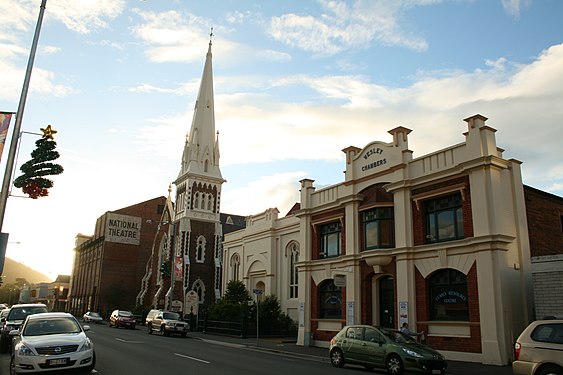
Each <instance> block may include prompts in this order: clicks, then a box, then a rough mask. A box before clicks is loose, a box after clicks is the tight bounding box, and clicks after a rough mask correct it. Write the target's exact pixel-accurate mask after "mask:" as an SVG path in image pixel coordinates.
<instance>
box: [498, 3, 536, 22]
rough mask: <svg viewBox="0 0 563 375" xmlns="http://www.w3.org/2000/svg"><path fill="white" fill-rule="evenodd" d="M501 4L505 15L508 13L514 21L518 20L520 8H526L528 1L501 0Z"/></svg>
mask: <svg viewBox="0 0 563 375" xmlns="http://www.w3.org/2000/svg"><path fill="white" fill-rule="evenodd" d="M501 3H502V6H503V8H504V10H505V11H506V13H508V14H509V15H511V16H512V17H514V18H515V19H519V18H520V12H521V11H522V8H524V7H526V6H527V5H528V3H529V1H528V0H501Z"/></svg>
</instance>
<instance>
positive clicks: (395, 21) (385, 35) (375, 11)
mask: <svg viewBox="0 0 563 375" xmlns="http://www.w3.org/2000/svg"><path fill="white" fill-rule="evenodd" d="M319 2H320V4H321V5H322V7H323V9H324V12H323V13H322V14H320V15H317V16H313V15H298V14H294V13H288V14H284V15H281V16H277V17H272V19H271V20H270V25H269V29H268V32H269V34H270V35H271V36H272V37H273V38H274V39H276V40H278V41H280V42H282V43H284V44H287V45H288V46H291V47H295V48H299V49H302V50H305V51H309V52H313V53H315V54H317V55H321V56H331V55H335V54H337V53H340V52H342V51H344V50H347V49H357V48H365V47H367V46H368V45H369V44H371V43H374V42H377V43H380V44H383V45H391V46H400V47H405V48H408V49H412V50H415V51H425V50H426V49H428V43H427V42H426V40H424V39H423V38H422V37H420V36H419V35H417V34H414V33H409V32H407V31H406V30H404V29H403V28H402V27H401V25H400V22H399V19H400V16H401V15H402V13H403V12H404V11H405V10H407V9H408V8H411V7H413V6H425V5H429V4H432V3H437V2H439V1H398V0H387V1H383V0H380V1H362V0H356V1H354V2H352V3H350V2H345V1H340V0H319Z"/></svg>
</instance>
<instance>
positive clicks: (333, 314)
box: [319, 279, 342, 319]
mask: <svg viewBox="0 0 563 375" xmlns="http://www.w3.org/2000/svg"><path fill="white" fill-rule="evenodd" d="M319 300H320V301H319V302H320V309H319V318H321V319H340V318H341V317H342V288H341V287H339V286H335V285H334V281H333V280H332V279H331V280H326V281H324V282H322V283H321V284H320V285H319Z"/></svg>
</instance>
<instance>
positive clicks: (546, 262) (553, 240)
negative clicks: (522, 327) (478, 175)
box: [524, 186, 563, 319]
mask: <svg viewBox="0 0 563 375" xmlns="http://www.w3.org/2000/svg"><path fill="white" fill-rule="evenodd" d="M524 196H525V198H526V216H527V218H528V226H529V227H530V233H529V237H530V255H531V257H532V258H531V261H532V278H533V284H534V300H535V310H536V312H535V315H536V317H537V318H538V319H539V318H542V317H545V316H556V317H559V318H563V198H561V197H559V196H556V195H553V194H549V193H546V192H544V191H541V190H538V189H534V188H532V187H530V186H525V187H524Z"/></svg>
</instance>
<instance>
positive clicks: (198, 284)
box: [192, 279, 205, 304]
mask: <svg viewBox="0 0 563 375" xmlns="http://www.w3.org/2000/svg"><path fill="white" fill-rule="evenodd" d="M192 290H193V291H194V292H196V293H197V295H198V298H199V303H200V304H202V303H203V301H205V285H204V284H203V281H201V279H197V280H196V281H195V282H194V283H193V286H192Z"/></svg>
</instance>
